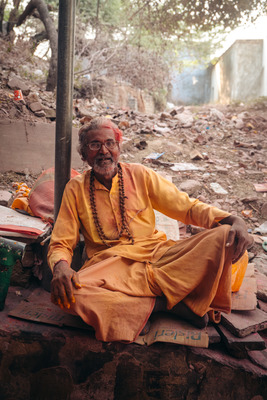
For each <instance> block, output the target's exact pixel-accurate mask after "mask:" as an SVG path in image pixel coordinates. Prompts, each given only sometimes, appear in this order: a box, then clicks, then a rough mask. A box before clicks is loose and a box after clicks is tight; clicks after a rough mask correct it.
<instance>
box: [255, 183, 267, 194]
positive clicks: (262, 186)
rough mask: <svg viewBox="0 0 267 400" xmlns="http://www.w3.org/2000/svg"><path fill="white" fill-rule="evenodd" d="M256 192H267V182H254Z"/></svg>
mask: <svg viewBox="0 0 267 400" xmlns="http://www.w3.org/2000/svg"><path fill="white" fill-rule="evenodd" d="M254 187H255V190H256V192H267V182H265V183H254Z"/></svg>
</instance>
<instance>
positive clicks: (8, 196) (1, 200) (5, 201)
mask: <svg viewBox="0 0 267 400" xmlns="http://www.w3.org/2000/svg"><path fill="white" fill-rule="evenodd" d="M11 202H12V193H10V192H8V191H7V190H0V206H5V207H9V206H10V204H11Z"/></svg>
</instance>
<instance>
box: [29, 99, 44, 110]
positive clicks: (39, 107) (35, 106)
mask: <svg viewBox="0 0 267 400" xmlns="http://www.w3.org/2000/svg"><path fill="white" fill-rule="evenodd" d="M29 108H30V109H31V110H32V112H34V113H35V112H38V111H42V110H43V106H42V104H41V103H40V102H39V101H35V102H34V103H30V104H29Z"/></svg>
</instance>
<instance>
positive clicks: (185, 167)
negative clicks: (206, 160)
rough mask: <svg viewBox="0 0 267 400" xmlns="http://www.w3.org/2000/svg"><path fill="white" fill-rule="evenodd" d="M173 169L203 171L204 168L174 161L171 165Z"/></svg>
mask: <svg viewBox="0 0 267 400" xmlns="http://www.w3.org/2000/svg"><path fill="white" fill-rule="evenodd" d="M171 170H172V171H203V170H204V168H200V167H196V166H195V165H194V164H190V163H174V164H173V166H172V167H171Z"/></svg>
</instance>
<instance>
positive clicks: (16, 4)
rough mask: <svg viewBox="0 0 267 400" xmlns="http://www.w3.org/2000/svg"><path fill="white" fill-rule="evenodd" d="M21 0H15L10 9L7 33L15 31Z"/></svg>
mask: <svg viewBox="0 0 267 400" xmlns="http://www.w3.org/2000/svg"><path fill="white" fill-rule="evenodd" d="M20 1H21V0H13V9H12V10H11V11H10V14H9V18H8V23H7V34H10V33H11V32H12V31H13V28H14V26H15V25H16V23H17V20H18V16H19V11H18V10H19V5H20Z"/></svg>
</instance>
